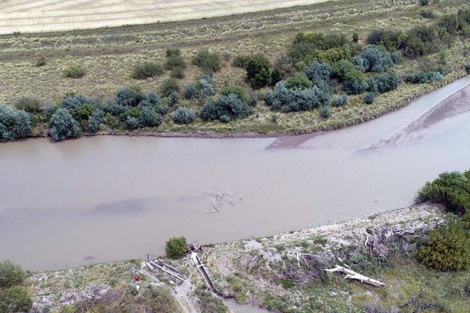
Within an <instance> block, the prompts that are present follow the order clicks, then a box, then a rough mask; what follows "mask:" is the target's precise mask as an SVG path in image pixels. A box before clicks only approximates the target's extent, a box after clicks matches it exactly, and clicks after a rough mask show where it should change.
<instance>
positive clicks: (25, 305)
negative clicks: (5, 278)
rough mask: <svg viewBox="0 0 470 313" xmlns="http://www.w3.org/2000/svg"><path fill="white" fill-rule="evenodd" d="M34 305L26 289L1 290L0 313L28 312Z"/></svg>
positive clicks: (17, 287) (15, 287) (14, 287)
mask: <svg viewBox="0 0 470 313" xmlns="http://www.w3.org/2000/svg"><path fill="white" fill-rule="evenodd" d="M32 304H33V303H32V301H31V298H30V297H29V295H28V292H27V291H26V289H25V288H24V287H21V286H13V287H10V288H8V289H3V290H0V313H16V312H28V311H29V309H30V308H31V306H32Z"/></svg>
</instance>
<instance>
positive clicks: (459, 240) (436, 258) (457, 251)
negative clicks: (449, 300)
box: [417, 221, 470, 271]
mask: <svg viewBox="0 0 470 313" xmlns="http://www.w3.org/2000/svg"><path fill="white" fill-rule="evenodd" d="M466 226H467V227H466ZM417 258H418V260H419V261H420V262H421V263H423V264H424V265H426V266H428V267H430V268H433V269H436V270H441V271H454V270H462V269H468V268H469V267H470V233H469V230H468V225H465V223H464V222H462V221H459V222H456V221H452V222H450V224H449V225H446V226H442V227H439V228H437V229H435V230H432V231H430V232H429V233H428V236H427V238H426V243H425V244H424V245H423V246H421V247H419V249H418V254H417Z"/></svg>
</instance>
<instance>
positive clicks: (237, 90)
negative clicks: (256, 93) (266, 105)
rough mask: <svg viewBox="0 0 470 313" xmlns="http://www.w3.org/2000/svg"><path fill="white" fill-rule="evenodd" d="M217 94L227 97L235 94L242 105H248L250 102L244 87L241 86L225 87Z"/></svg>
mask: <svg viewBox="0 0 470 313" xmlns="http://www.w3.org/2000/svg"><path fill="white" fill-rule="evenodd" d="M219 94H221V95H224V96H228V95H229V94H235V95H237V97H238V98H239V99H240V100H241V101H242V102H244V103H248V102H249V101H250V97H249V96H248V92H247V91H246V89H245V88H244V87H241V86H225V87H223V88H222V89H221V90H220V92H219Z"/></svg>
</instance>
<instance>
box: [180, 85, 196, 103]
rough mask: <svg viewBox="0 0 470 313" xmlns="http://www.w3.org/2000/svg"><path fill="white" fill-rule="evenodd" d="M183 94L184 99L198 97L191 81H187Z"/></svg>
mask: <svg viewBox="0 0 470 313" xmlns="http://www.w3.org/2000/svg"><path fill="white" fill-rule="evenodd" d="M183 94H184V98H185V99H187V100H191V99H194V98H197V97H198V95H199V91H198V90H197V88H196V86H194V84H193V83H189V84H187V85H185V86H184V90H183Z"/></svg>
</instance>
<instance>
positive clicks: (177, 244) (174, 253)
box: [165, 236, 188, 259]
mask: <svg viewBox="0 0 470 313" xmlns="http://www.w3.org/2000/svg"><path fill="white" fill-rule="evenodd" d="M187 251H188V247H187V243H186V238H184V237H183V236H181V237H172V238H170V239H169V240H168V241H167V242H166V243H165V252H166V256H167V257H169V258H170V259H179V258H182V257H183V256H184V255H185V254H186V252H187Z"/></svg>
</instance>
